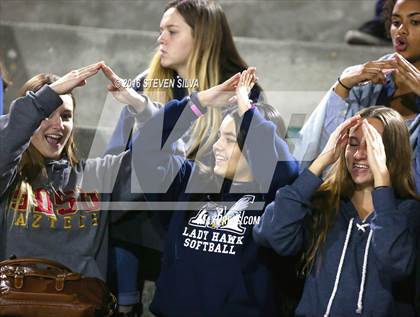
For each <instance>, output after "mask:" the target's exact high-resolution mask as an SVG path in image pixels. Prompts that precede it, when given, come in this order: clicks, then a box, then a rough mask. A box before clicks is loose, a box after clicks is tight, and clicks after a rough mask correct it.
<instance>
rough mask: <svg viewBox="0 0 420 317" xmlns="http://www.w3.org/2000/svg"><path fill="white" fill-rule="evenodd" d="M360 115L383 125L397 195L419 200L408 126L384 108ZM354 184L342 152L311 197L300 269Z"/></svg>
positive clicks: (314, 251)
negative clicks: (309, 230)
mask: <svg viewBox="0 0 420 317" xmlns="http://www.w3.org/2000/svg"><path fill="white" fill-rule="evenodd" d="M358 114H360V116H361V117H362V118H375V119H378V120H379V121H380V122H381V123H382V124H383V126H384V131H383V134H382V140H383V143H384V147H385V154H386V158H387V160H386V165H387V167H388V170H389V174H390V176H391V184H392V187H393V189H394V192H395V194H396V196H397V197H398V198H401V199H419V196H418V195H417V194H416V190H415V182H414V177H413V171H412V166H411V164H410V163H409V162H411V159H412V151H411V146H410V142H409V133H408V129H407V127H406V125H405V123H404V120H403V119H402V117H401V116H400V114H399V113H398V112H397V111H395V110H393V109H391V108H388V107H381V106H375V107H369V108H365V109H363V110H361V111H359V112H358ZM354 191H355V185H354V182H353V180H352V178H351V175H350V173H349V171H348V169H347V165H346V159H345V151H343V152H342V153H341V155H340V157H339V159H338V160H337V161H336V162H335V163H334V164H333V165H332V166H331V168H330V170H329V171H328V173H327V175H326V178H325V181H324V182H323V183H322V185H321V186H320V188H319V189H318V191H317V192H316V193H315V195H314V197H313V199H312V206H311V207H312V211H313V213H312V215H313V217H312V218H313V221H312V244H311V246H310V247H309V249H308V251H307V252H306V254H305V255H304V262H305V263H304V267H303V269H304V272H309V271H310V270H311V269H312V266H313V264H314V262H315V259H316V257H317V255H318V254H319V253H320V252H321V249H322V246H323V244H324V242H325V240H326V237H327V234H328V231H329V229H330V228H331V226H332V225H333V224H334V222H335V219H336V217H337V213H338V210H339V204H340V200H341V199H351V197H352V196H353V193H354Z"/></svg>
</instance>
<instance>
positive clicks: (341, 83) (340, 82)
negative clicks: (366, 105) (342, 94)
mask: <svg viewBox="0 0 420 317" xmlns="http://www.w3.org/2000/svg"><path fill="white" fill-rule="evenodd" d="M337 81H338V83H339V84H340V85H341V87H343V88H345V89H346V90H349V91H350V90H351V88H350V87H347V86H346V85H344V84H343V82H342V81H341V79H340V77H338V78H337Z"/></svg>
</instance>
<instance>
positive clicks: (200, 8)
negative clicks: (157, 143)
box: [107, 0, 281, 315]
mask: <svg viewBox="0 0 420 317" xmlns="http://www.w3.org/2000/svg"><path fill="white" fill-rule="evenodd" d="M158 43H159V48H158V50H157V51H156V53H155V54H154V56H153V58H152V60H151V62H150V67H149V69H148V70H146V71H145V72H143V73H142V74H140V75H139V76H138V77H137V78H136V80H135V81H134V84H133V85H132V88H133V90H137V91H139V92H143V93H144V94H145V95H147V96H148V97H149V98H150V100H152V101H156V102H159V103H161V104H165V103H167V102H168V101H170V100H172V99H177V100H181V99H182V98H184V97H185V96H187V95H189V94H191V93H192V92H193V91H202V90H205V89H208V88H210V87H213V86H215V85H218V84H220V83H222V82H224V81H225V80H227V79H228V78H230V77H231V76H232V75H234V74H236V73H237V72H240V71H243V70H245V69H246V68H247V64H246V63H245V61H244V60H243V58H242V57H241V56H240V54H239V53H238V50H237V48H236V46H235V43H234V40H233V37H232V32H231V30H230V27H229V24H228V21H227V19H226V16H225V14H224V12H223V9H222V7H221V6H220V4H219V3H218V2H217V1H213V0H175V1H170V2H169V3H168V4H167V6H166V7H165V10H164V14H163V16H162V19H161V21H160V35H159V38H158ZM110 78H112V76H110ZM170 81H172V82H173V83H174V84H173V86H166V85H165V84H166V83H168V82H170ZM109 89H110V91H111V92H113V93H114V95H116V97H117V98H119V99H118V100H119V101H120V102H122V103H124V104H130V99H131V98H130V94H128V93H125V92H124V93H121V89H118V88H116V87H115V86H113V85H110V86H109ZM260 98H262V89H261V87H260V86H259V85H255V86H254V87H253V89H252V90H251V93H250V99H252V100H253V102H256V101H258V100H259V99H260ZM157 110H158V107H157V106H156V105H155V104H154V103H150V107H147V108H146V110H145V111H144V112H143V114H142V117H143V119H141V121H140V122H139V124H138V126H140V127H141V126H142V125H143V124H144V122H145V121H147V119H148V118H149V117H150V115H152V114H154V113H155V112H157ZM279 118H280V117H279ZM280 120H281V118H280ZM135 121H136V120H134V119H133V113H132V112H130V109H129V107H126V108H124V110H123V111H122V113H121V116H120V118H119V121H118V124H117V128H116V130H115V132H114V134H113V136H112V138H111V141H110V143H109V145H108V150H107V153H119V152H120V151H122V150H125V149H127V146H128V144H129V143H130V138H131V134H132V132H133V126H134V122H135ZM221 121H222V112H221V111H220V109H219V108H209V111H207V112H206V114H205V115H204V116H202V117H200V118H199V119H198V120H196V122H194V124H193V126H192V127H191V128H190V129H189V130H188V132H186V135H185V136H184V137H183V138H182V139H180V140H179V141H178V142H177V148H178V153H179V154H183V153H186V155H187V157H188V158H190V159H194V158H197V159H198V160H200V161H202V162H205V163H206V164H212V160H213V155H212V150H211V148H212V146H213V144H214V142H215V140H216V136H217V132H218V129H217V127H219V126H220V123H221ZM135 199H137V200H139V201H142V200H143V197H142V196H141V195H137V197H136V198H135ZM110 230H111V238H112V239H111V243H112V245H114V246H115V247H114V248H113V251H112V253H111V258H110V261H111V267H114V268H115V270H113V272H114V277H115V279H114V278H113V279H114V281H112V284H114V285H116V286H115V288H117V291H116V293H117V294H118V296H117V297H118V299H119V304H120V311H122V312H127V314H129V313H128V312H130V311H137V314H138V315H140V314H141V311H142V306H141V303H140V298H141V290H142V287H143V283H144V281H143V279H144V278H145V275H146V277H148V278H149V279H155V276H156V275H157V274H158V271H159V262H160V252H159V253H157V252H156V251H155V250H159V251H160V250H161V248H162V244H163V236H164V234H165V232H164V230H163V229H162V228H161V227H160V226H159V224H156V223H155V222H154V218H153V215H152V214H151V213H148V212H136V213H131V214H129V215H127V216H125V217H124V218H123V219H120V220H119V221H118V222H117V223H115V224H113V226H111V229H110ZM142 261H143V263H142ZM146 267H148V268H153V269H152V270H150V269H149V270H147V269H145V268H146ZM148 271H149V272H148ZM150 271H151V272H150ZM138 280H140V283H139V282H138ZM123 306H126V307H123Z"/></svg>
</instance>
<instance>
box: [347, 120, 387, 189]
mask: <svg viewBox="0 0 420 317" xmlns="http://www.w3.org/2000/svg"><path fill="white" fill-rule="evenodd" d="M368 122H369V123H370V124H371V125H372V126H373V127H374V128H375V129H376V130H377V131H378V132H379V133H380V134H381V135H382V133H383V130H384V127H383V125H382V123H381V121H379V120H378V119H375V118H369V119H368ZM345 158H346V166H347V170H348V171H349V173H350V175H351V178H352V180H353V182H354V183H355V185H356V188H358V189H363V188H370V187H372V188H373V184H374V182H373V181H374V180H373V174H372V171H371V170H370V168H369V162H368V156H367V144H366V139H365V136H364V135H363V130H362V127H361V126H360V125H358V126H356V127H355V128H352V129H351V130H350V134H349V142H348V144H347V147H346V152H345Z"/></svg>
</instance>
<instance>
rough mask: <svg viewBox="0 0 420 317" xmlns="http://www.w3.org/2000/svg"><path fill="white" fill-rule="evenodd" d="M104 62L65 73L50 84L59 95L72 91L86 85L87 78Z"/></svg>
mask: <svg viewBox="0 0 420 317" xmlns="http://www.w3.org/2000/svg"><path fill="white" fill-rule="evenodd" d="M102 65H103V62H99V63H95V64H91V65H88V66H85V67H82V68H79V69H76V70H72V71H71V72H69V73H67V74H65V75H64V76H63V77H60V79H58V80H57V81H55V82H53V83H52V84H50V87H51V89H52V90H54V91H55V92H56V93H57V94H59V95H65V94H68V93H70V92H71V91H72V90H73V89H74V88H76V87H80V86H84V85H86V80H87V79H88V78H90V77H92V76H93V75H95V74H96V73H97V72H98V71H99V69H101V67H102Z"/></svg>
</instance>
